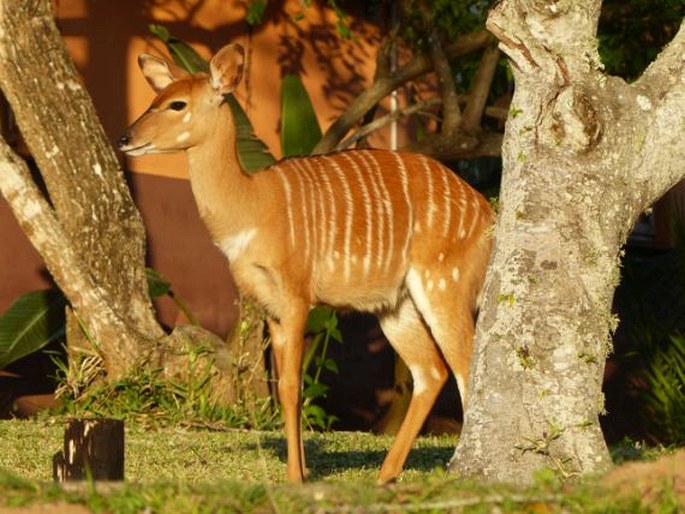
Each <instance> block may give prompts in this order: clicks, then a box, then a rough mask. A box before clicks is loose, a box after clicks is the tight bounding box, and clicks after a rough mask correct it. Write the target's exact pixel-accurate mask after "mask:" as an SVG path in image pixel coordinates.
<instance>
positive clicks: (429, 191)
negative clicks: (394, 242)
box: [421, 155, 437, 230]
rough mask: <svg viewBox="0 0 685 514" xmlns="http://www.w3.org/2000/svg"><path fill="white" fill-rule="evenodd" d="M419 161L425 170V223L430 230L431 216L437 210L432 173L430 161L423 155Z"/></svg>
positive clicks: (431, 225) (432, 216) (431, 224)
mask: <svg viewBox="0 0 685 514" xmlns="http://www.w3.org/2000/svg"><path fill="white" fill-rule="evenodd" d="M421 162H422V163H423V169H424V170H425V171H426V195H427V197H428V198H426V225H427V226H428V229H429V230H430V229H431V228H433V218H434V216H435V214H436V212H437V208H436V207H435V198H434V194H435V192H434V190H433V173H432V170H431V167H430V163H429V162H428V159H427V158H426V156H425V155H422V156H421Z"/></svg>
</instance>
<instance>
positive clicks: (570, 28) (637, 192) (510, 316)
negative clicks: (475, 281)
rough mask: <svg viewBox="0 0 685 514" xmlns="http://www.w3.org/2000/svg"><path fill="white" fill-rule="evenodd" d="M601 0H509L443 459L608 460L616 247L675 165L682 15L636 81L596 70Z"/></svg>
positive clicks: (507, 472)
mask: <svg viewBox="0 0 685 514" xmlns="http://www.w3.org/2000/svg"><path fill="white" fill-rule="evenodd" d="M600 3H601V2H599V1H594V0H593V1H584V2H571V1H568V2H556V3H547V2H537V1H531V0H503V1H502V2H500V3H499V4H497V5H496V6H495V7H494V9H493V10H492V11H491V13H490V16H489V19H488V28H489V29H490V30H491V31H492V32H493V33H494V34H495V35H496V36H497V38H498V39H499V40H500V42H501V44H500V48H501V49H502V50H503V51H504V52H505V53H507V54H508V56H509V57H510V59H511V61H512V63H511V64H512V69H513V72H514V77H515V81H516V91H515V94H514V98H513V101H512V106H511V110H510V116H509V119H508V121H507V126H506V132H505V138H504V146H503V148H502V157H503V166H504V170H503V178H502V189H501V195H500V213H499V222H498V225H497V227H496V230H495V240H496V244H495V250H494V255H493V260H492V263H491V266H490V270H489V273H488V276H487V279H486V284H485V290H484V301H483V305H482V306H481V315H480V317H479V320H478V326H477V333H476V342H475V353H474V361H473V367H472V370H471V376H472V381H471V388H470V391H469V394H468V398H467V403H468V407H467V409H466V413H465V420H464V428H463V432H462V437H461V440H460V441H459V445H458V446H457V449H456V452H455V455H454V458H453V459H452V462H451V464H450V468H451V469H452V470H454V471H457V472H459V473H461V474H462V475H464V476H470V477H479V478H484V479H486V480H490V481H509V482H519V483H528V482H531V481H532V478H533V474H534V472H535V471H536V470H539V469H541V468H551V469H552V470H554V471H556V472H558V473H559V475H560V476H561V477H563V478H570V477H574V476H578V475H580V474H587V473H594V472H601V471H604V470H606V469H607V468H608V467H609V466H610V458H609V454H608V451H607V447H606V444H605V442H604V439H603V435H602V432H601V429H600V426H599V415H600V414H601V413H602V412H603V409H604V407H603V395H602V389H601V387H602V377H603V371H604V362H605V358H606V356H607V353H608V352H609V351H610V349H611V342H610V336H611V332H612V330H613V329H614V328H615V326H616V323H617V319H616V318H615V317H614V316H613V315H612V312H611V303H612V297H613V293H614V289H615V287H616V285H617V284H618V281H619V277H620V270H619V264H620V253H621V246H622V245H623V244H624V243H625V241H626V238H627V236H628V234H629V231H630V230H631V228H632V226H633V224H634V222H635V220H636V219H637V217H638V216H639V214H640V213H641V212H643V211H644V210H645V209H646V208H647V207H648V206H649V205H650V204H651V203H652V202H653V201H655V200H656V199H657V198H658V197H659V196H661V195H662V194H663V193H665V192H666V190H667V189H668V188H669V187H671V186H672V185H673V184H674V183H675V182H676V181H677V180H678V179H680V178H681V177H682V175H683V174H684V172H685V168H683V166H682V162H683V158H684V157H685V155H684V154H685V150H684V149H683V145H682V131H683V124H682V123H683V119H685V92H684V88H685V80H684V77H685V72H684V68H685V65H684V61H683V58H682V56H683V55H685V52H684V49H683V45H684V42H683V39H684V35H683V29H682V28H681V30H680V32H679V34H678V35H677V36H676V38H675V40H674V41H673V42H672V43H671V45H670V46H669V47H668V49H667V50H666V51H664V52H663V53H662V54H661V55H660V56H659V58H658V60H657V62H656V63H655V64H653V65H652V67H650V68H649V69H648V70H647V72H645V75H644V76H643V77H642V78H641V79H640V80H639V81H638V82H636V83H635V84H632V85H628V84H626V83H625V82H624V81H623V80H621V79H617V78H614V77H609V76H606V75H605V74H603V72H602V65H601V62H600V59H599V55H598V53H597V39H596V29H597V20H598V16H599V9H600Z"/></svg>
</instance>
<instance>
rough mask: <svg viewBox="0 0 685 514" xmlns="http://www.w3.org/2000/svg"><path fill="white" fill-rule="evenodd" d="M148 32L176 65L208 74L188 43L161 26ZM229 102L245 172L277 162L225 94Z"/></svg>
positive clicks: (151, 26) (240, 111) (199, 57)
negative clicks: (160, 41) (163, 45)
mask: <svg viewBox="0 0 685 514" xmlns="http://www.w3.org/2000/svg"><path fill="white" fill-rule="evenodd" d="M149 30H150V32H151V33H152V34H154V35H155V36H157V37H158V38H159V39H160V40H162V42H163V43H164V44H165V45H166V46H167V48H168V49H169V52H170V53H171V56H172V57H173V59H174V62H175V63H176V64H177V65H178V66H180V67H181V68H183V69H184V70H186V71H188V72H190V73H197V72H200V71H204V72H206V71H208V70H209V63H208V62H207V61H206V60H205V59H203V58H202V56H201V55H200V54H198V53H197V52H196V51H195V49H194V48H193V47H192V46H190V45H189V44H188V43H186V42H185V41H182V40H180V39H178V38H177V37H174V36H172V35H171V34H170V33H169V31H168V30H167V29H166V28H165V27H162V26H160V25H150V26H149ZM226 101H227V102H228V105H229V106H230V107H231V112H232V113H233V118H234V121H235V126H236V134H237V139H238V142H237V144H238V157H239V158H240V163H241V164H242V166H243V169H244V170H246V171H249V172H253V171H257V170H261V169H263V168H266V167H267V166H269V165H271V164H273V163H274V162H276V159H275V158H274V156H273V155H271V153H269V148H268V147H267V146H266V144H264V142H263V141H262V140H261V139H258V138H257V136H255V133H254V127H253V126H252V123H251V122H250V119H249V118H248V117H247V114H245V111H244V110H243V108H242V107H241V106H240V104H239V103H238V101H237V100H236V99H235V98H234V97H233V95H231V94H228V95H226Z"/></svg>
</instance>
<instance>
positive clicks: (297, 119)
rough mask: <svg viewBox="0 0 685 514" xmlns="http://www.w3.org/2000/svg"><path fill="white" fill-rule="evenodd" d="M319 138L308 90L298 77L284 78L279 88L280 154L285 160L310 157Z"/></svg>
mask: <svg viewBox="0 0 685 514" xmlns="http://www.w3.org/2000/svg"><path fill="white" fill-rule="evenodd" d="M320 139H321V127H319V122H318V120H317V119H316V113H315V112H314V107H313V106H312V101H311V99H310V98H309V94H308V93H307V90H306V89H305V88H304V84H302V80H301V79H300V77H299V76H298V75H286V76H285V77H283V84H282V86H281V151H282V152H283V156H284V157H293V156H296V155H309V154H310V153H312V150H313V149H314V147H315V146H316V143H318V142H319V140H320Z"/></svg>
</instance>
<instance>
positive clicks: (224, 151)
mask: <svg viewBox="0 0 685 514" xmlns="http://www.w3.org/2000/svg"><path fill="white" fill-rule="evenodd" d="M243 60H244V51H243V48H242V47H241V46H240V45H237V44H229V45H227V46H225V47H223V48H222V49H221V50H219V52H217V53H216V55H214V57H213V58H212V59H211V61H210V66H209V73H194V74H188V73H185V72H181V71H179V70H178V68H176V67H174V66H172V65H170V64H169V63H167V62H166V61H164V60H162V59H159V58H157V57H153V56H151V55H145V54H144V55H141V56H140V57H139V64H140V68H141V69H142V72H143V74H144V75H145V77H146V78H147V81H148V82H149V83H150V85H151V86H152V88H153V89H154V90H155V91H156V92H157V97H156V98H155V99H154V100H153V101H152V104H151V105H150V107H149V108H148V109H147V111H145V112H144V113H143V114H142V115H141V116H140V118H139V119H138V120H137V121H135V122H134V123H133V125H131V127H130V128H129V129H128V130H127V131H126V132H125V133H124V134H123V135H122V136H121V137H120V139H119V141H118V144H119V148H120V149H121V150H122V151H123V152H125V153H126V154H127V155H130V156H138V155H143V154H146V153H158V152H173V151H185V152H186V154H187V156H188V165H189V174H190V182H191V186H192V190H193V195H194V197H195V201H196V202H197V206H198V209H199V212H200V216H201V217H202V220H203V221H204V223H205V225H206V226H207V229H208V230H209V232H210V234H211V236H212V238H213V240H214V242H215V243H216V244H217V245H218V246H219V248H221V250H222V251H223V253H224V254H225V255H226V258H227V259H228V262H229V265H230V269H231V272H232V274H233V276H234V278H235V281H236V283H237V285H238V288H239V290H240V292H241V294H243V295H246V296H248V297H252V298H253V299H255V300H256V301H257V302H258V303H259V304H260V305H261V306H262V307H263V308H264V310H265V312H266V313H267V323H268V327H269V331H270V334H271V338H272V345H273V352H274V355H275V361H276V368H277V375H278V395H279V398H280V401H281V403H282V406H283V416H284V422H285V432H286V437H287V447H288V459H287V461H288V462H287V473H288V479H289V480H291V481H301V480H302V479H303V477H304V475H305V470H306V467H305V456H304V450H303V445H302V428H301V401H302V397H301V395H302V393H301V391H302V385H301V379H302V358H303V348H304V334H303V331H304V328H305V322H306V320H307V315H308V312H309V310H310V308H311V307H312V306H313V305H315V304H327V305H330V306H333V307H341V308H347V309H356V310H360V311H370V312H373V313H375V314H376V315H377V316H378V318H379V320H380V325H381V328H382V330H383V332H384V334H385V336H386V337H387V338H388V340H389V341H390V343H391V344H392V346H393V347H394V348H395V350H396V351H397V353H398V354H399V355H400V356H401V358H402V359H403V360H404V362H405V363H406V364H407V366H408V368H409V370H410V371H411V375H412V378H413V382H414V387H413V391H412V397H411V402H410V405H409V409H408V411H407V414H406V417H405V419H404V421H403V423H402V426H401V428H400V430H399V432H398V434H397V436H396V438H395V440H394V443H393V445H392V447H391V448H390V451H389V452H388V454H387V456H386V458H385V461H384V462H383V465H382V467H381V470H380V473H379V477H378V481H379V482H380V483H385V482H388V481H390V480H392V479H394V478H395V477H397V475H398V474H399V473H400V472H401V470H402V466H403V465H404V461H405V459H406V457H407V455H408V453H409V451H410V448H411V446H412V444H413V441H414V439H415V437H416V435H417V434H418V432H419V430H420V429H421V426H422V425H423V423H424V421H425V419H426V416H427V415H428V413H429V411H430V409H431V407H432V406H433V403H434V401H435V398H436V396H437V395H438V393H439V392H440V390H441V388H442V386H443V385H444V383H445V381H446V380H447V378H448V373H449V371H450V370H451V371H452V372H453V373H454V375H455V377H456V381H457V384H458V387H459V390H460V392H461V397H462V398H466V391H467V387H468V383H467V381H468V376H469V363H470V359H471V348H472V339H473V331H474V311H475V309H476V302H477V296H478V294H479V291H480V288H481V285H482V282H483V277H484V274H485V269H486V266H487V263H488V260H489V255H490V249H491V240H490V239H491V238H490V227H491V226H492V224H493V212H492V210H491V209H490V206H489V205H488V202H487V201H486V200H485V199H484V198H483V197H482V196H481V195H480V194H479V193H478V192H476V191H475V190H474V189H472V188H471V187H470V186H469V185H468V184H466V183H465V182H464V181H462V180H461V179H459V178H458V177H457V176H456V175H454V174H453V173H452V172H450V171H449V170H448V169H446V168H445V167H443V166H442V165H441V164H439V163H438V162H436V161H434V160H432V159H430V158H428V157H425V156H423V155H418V154H413V153H405V152H392V151H386V150H361V149H359V150H348V151H342V152H338V153H333V154H330V155H317V156H310V157H300V158H291V159H287V160H282V161H280V162H278V163H276V164H274V165H272V166H269V167H268V168H267V169H264V170H262V171H260V172H257V173H254V174H249V175H248V174H247V173H245V171H244V170H243V169H242V168H241V165H240V161H239V159H238V154H237V150H236V128H235V124H234V121H233V116H232V115H231V109H230V107H229V105H228V104H227V103H226V102H225V101H224V95H225V94H227V93H230V92H231V91H233V90H234V89H235V88H236V86H237V85H238V83H239V82H240V79H241V76H242V71H243Z"/></svg>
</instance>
